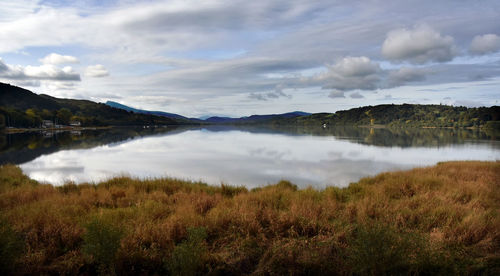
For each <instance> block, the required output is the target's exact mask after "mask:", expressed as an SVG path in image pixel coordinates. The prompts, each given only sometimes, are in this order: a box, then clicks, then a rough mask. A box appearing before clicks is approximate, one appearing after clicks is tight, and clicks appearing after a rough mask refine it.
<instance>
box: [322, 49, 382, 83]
mask: <svg viewBox="0 0 500 276" xmlns="http://www.w3.org/2000/svg"><path fill="white" fill-rule="evenodd" d="M380 71H381V69H380V66H379V64H378V63H376V62H373V61H371V60H370V59H369V58H367V57H345V58H343V59H342V60H340V61H338V62H337V63H335V64H334V65H333V66H328V71H327V72H326V73H322V74H320V75H318V76H316V77H314V78H313V79H314V80H315V81H318V82H322V83H323V87H324V88H331V89H337V90H341V91H349V90H355V89H360V90H373V89H376V88H377V84H378V82H379V81H380V77H379V75H378V73H379V72H380Z"/></svg>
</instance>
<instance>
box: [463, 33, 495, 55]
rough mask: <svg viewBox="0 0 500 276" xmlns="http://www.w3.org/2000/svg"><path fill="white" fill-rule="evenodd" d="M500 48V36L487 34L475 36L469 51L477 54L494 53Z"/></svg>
mask: <svg viewBox="0 0 500 276" xmlns="http://www.w3.org/2000/svg"><path fill="white" fill-rule="evenodd" d="M499 50H500V36H498V35H496V34H485V35H478V36H475V37H474V39H473V40H472V42H471V44H470V47H469V51H470V52H471V53H472V54H475V55H484V54H489V53H494V52H497V51H499Z"/></svg>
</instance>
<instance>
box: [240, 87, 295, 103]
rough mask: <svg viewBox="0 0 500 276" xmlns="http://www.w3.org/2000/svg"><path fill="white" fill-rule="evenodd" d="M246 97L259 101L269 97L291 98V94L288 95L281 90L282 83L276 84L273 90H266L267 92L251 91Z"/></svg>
mask: <svg viewBox="0 0 500 276" xmlns="http://www.w3.org/2000/svg"><path fill="white" fill-rule="evenodd" d="M248 98H250V99H253V100H259V101H267V100H270V99H279V98H287V99H291V98H292V95H288V94H286V93H285V92H283V85H277V86H276V88H275V89H274V91H273V92H267V93H255V92H252V93H250V94H249V95H248Z"/></svg>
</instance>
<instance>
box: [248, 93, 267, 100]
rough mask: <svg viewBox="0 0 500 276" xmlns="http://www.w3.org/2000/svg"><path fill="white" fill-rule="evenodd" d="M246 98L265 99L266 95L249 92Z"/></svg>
mask: <svg viewBox="0 0 500 276" xmlns="http://www.w3.org/2000/svg"><path fill="white" fill-rule="evenodd" d="M248 98H249V99H252V100H258V101H267V98H266V96H264V95H263V94H260V93H250V94H249V95H248Z"/></svg>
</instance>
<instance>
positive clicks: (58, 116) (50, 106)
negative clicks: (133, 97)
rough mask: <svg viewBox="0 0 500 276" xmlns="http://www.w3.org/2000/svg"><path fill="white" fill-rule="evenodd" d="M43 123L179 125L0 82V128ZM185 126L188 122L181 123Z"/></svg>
mask: <svg viewBox="0 0 500 276" xmlns="http://www.w3.org/2000/svg"><path fill="white" fill-rule="evenodd" d="M42 120H50V121H54V122H56V123H58V124H61V125H68V124H69V123H70V121H78V122H80V123H81V124H82V126H107V125H178V124H180V123H181V122H179V121H178V120H176V119H172V118H166V117H161V116H155V115H147V114H138V113H134V112H128V111H125V110H123V109H118V108H113V107H110V106H108V105H105V104H102V103H95V102H92V101H88V100H73V99H59V98H54V97H51V96H48V95H37V94H35V93H33V92H31V91H28V90H26V89H23V88H20V87H16V86H12V85H9V84H5V83H0V128H2V127H5V126H11V127H39V126H40V125H41V123H42ZM182 123H186V122H182Z"/></svg>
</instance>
